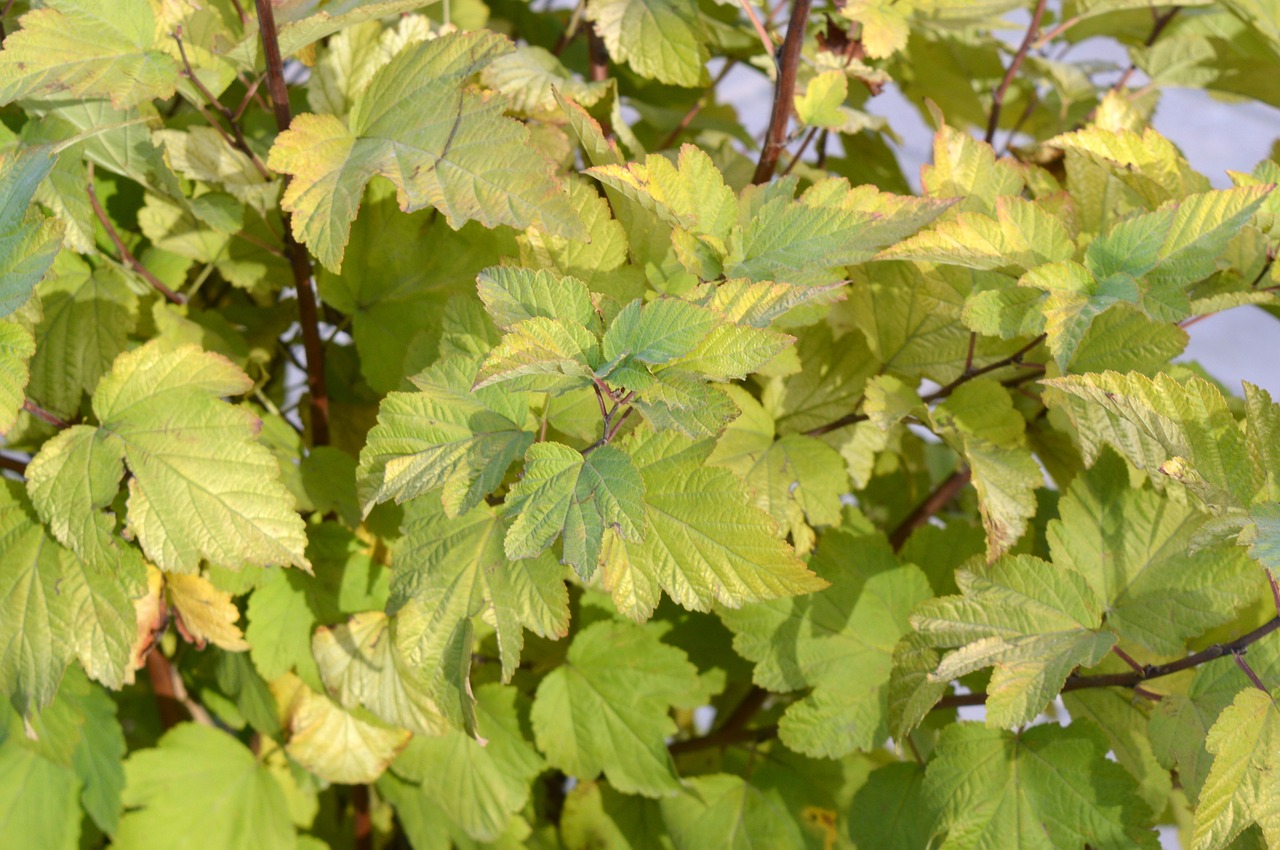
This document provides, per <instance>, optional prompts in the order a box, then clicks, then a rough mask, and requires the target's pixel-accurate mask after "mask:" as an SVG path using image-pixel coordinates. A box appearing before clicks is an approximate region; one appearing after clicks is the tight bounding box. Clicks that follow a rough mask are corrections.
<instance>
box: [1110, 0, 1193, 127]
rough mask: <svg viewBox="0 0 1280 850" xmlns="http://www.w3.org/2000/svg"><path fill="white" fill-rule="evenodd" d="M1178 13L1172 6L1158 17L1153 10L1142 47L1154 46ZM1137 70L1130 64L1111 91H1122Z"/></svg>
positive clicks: (1179, 9) (1179, 8) (1133, 64)
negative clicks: (1151, 19)
mask: <svg viewBox="0 0 1280 850" xmlns="http://www.w3.org/2000/svg"><path fill="white" fill-rule="evenodd" d="M1180 11H1182V7H1181V6H1174V7H1173V8H1172V9H1170V10H1169V11H1168V12H1165V13H1164V14H1163V15H1160V14H1156V12H1155V10H1154V9H1153V10H1152V14H1153V15H1154V16H1155V22H1154V23H1153V24H1152V25H1151V34H1150V35H1148V36H1147V40H1146V41H1145V42H1143V45H1142V46H1143V47H1150V46H1151V45H1153V44H1155V43H1156V39H1158V38H1159V37H1160V33H1162V32H1164V28H1165V27H1167V26H1169V22H1170V21H1172V20H1173V17H1174V15H1177V14H1178V13H1179V12H1180ZM1137 70H1138V66H1137V64H1136V63H1133V62H1130V63H1129V67H1128V68H1126V69H1125V72H1124V73H1123V74H1121V75H1120V79H1118V80H1116V81H1115V83H1114V84H1113V85H1112V86H1111V90H1112V91H1116V92H1118V91H1121V90H1123V89H1124V87H1125V86H1127V85H1128V84H1129V78H1130V77H1132V76H1133V74H1134V72H1135V71H1137ZM1095 111H1097V110H1095Z"/></svg>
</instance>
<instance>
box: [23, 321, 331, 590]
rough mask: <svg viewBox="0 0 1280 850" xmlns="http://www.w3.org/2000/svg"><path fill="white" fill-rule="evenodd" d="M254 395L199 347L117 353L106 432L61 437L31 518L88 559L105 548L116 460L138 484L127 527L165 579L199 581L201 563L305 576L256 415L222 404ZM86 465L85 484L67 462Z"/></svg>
mask: <svg viewBox="0 0 1280 850" xmlns="http://www.w3.org/2000/svg"><path fill="white" fill-rule="evenodd" d="M252 386H253V384H252V381H250V380H249V378H248V376H246V375H245V374H244V373H243V372H241V371H240V369H239V368H237V367H236V366H235V365H234V364H232V363H231V362H230V361H228V360H226V359H225V358H223V357H220V356H218V355H215V354H208V353H206V352H203V351H200V350H199V349H198V348H196V347H194V346H184V347H180V348H178V349H176V350H174V351H171V352H166V351H164V350H163V348H162V347H161V346H160V345H159V344H158V343H155V342H152V343H150V344H148V345H145V346H143V347H141V348H139V349H136V350H135V351H132V352H129V353H126V354H122V355H120V356H119V357H118V358H117V359H116V362H115V365H114V366H113V367H112V370H111V372H110V374H108V375H107V376H106V377H104V378H103V379H102V381H101V382H100V383H99V385H98V388H97V390H96V391H95V393H94V396H93V409H94V413H95V414H97V416H98V419H99V420H100V422H101V425H100V426H99V427H98V428H97V429H93V428H90V427H89V426H76V427H74V428H72V429H68V430H67V431H65V432H63V434H62V435H60V436H59V438H58V439H56V440H53V441H50V442H49V443H48V444H46V445H45V447H44V448H43V449H42V450H41V452H40V454H38V455H37V456H36V458H35V459H33V461H32V463H31V466H30V468H29V469H28V487H29V490H30V492H31V494H32V500H33V501H34V502H35V504H36V508H37V510H38V511H40V512H41V515H42V517H43V518H44V519H45V520H46V522H49V523H50V527H51V529H52V530H53V533H54V535H55V536H57V537H58V538H59V539H60V540H62V541H63V542H64V543H66V544H67V545H69V546H71V548H73V549H76V550H77V551H78V552H80V553H81V554H82V557H84V556H86V553H89V552H90V551H91V548H90V547H98V546H99V545H100V544H97V543H95V542H94V541H92V540H91V539H90V538H91V537H92V536H94V535H95V533H96V535H97V536H98V538H99V540H102V539H105V537H106V535H107V533H108V526H106V525H104V524H103V514H101V513H100V512H98V511H97V510H96V509H97V508H101V507H103V506H105V505H106V504H107V502H109V501H110V499H111V498H112V494H113V491H114V488H115V486H116V485H117V484H118V481H119V478H120V476H121V474H122V472H123V469H122V467H121V465H120V462H121V459H123V461H124V462H125V463H126V464H127V465H128V468H129V471H130V472H131V473H132V474H133V477H132V478H131V479H130V482H129V502H128V521H129V528H130V530H131V531H132V532H133V533H134V534H136V535H137V538H138V541H139V542H140V543H141V544H142V549H143V551H144V552H145V553H146V554H147V556H148V557H149V558H150V559H151V560H152V561H153V562H154V563H155V564H156V565H157V566H159V567H160V568H161V569H164V570H167V571H170V572H187V573H190V572H194V571H195V570H196V568H197V567H198V565H199V562H200V560H201V559H202V558H207V559H209V560H210V561H213V562H215V563H241V562H246V561H247V562H249V563H253V564H262V565H266V564H283V565H288V564H294V565H297V566H302V567H308V564H307V560H306V557H305V555H304V554H303V550H304V549H305V547H306V536H305V535H304V533H303V526H302V521H301V519H300V518H299V517H298V516H297V514H295V513H294V512H293V511H292V508H291V506H292V497H291V496H290V495H289V493H288V491H287V490H285V488H284V485H283V484H281V483H280V470H279V466H278V464H277V462H276V460H275V458H274V457H273V456H272V455H271V453H270V452H269V451H268V450H267V449H266V448H265V447H264V446H262V445H261V444H259V443H258V442H257V441H256V440H255V433H256V431H257V429H258V427H259V423H258V420H257V417H255V416H253V414H252V413H250V412H249V411H248V410H246V409H244V408H240V407H233V406H232V405H229V404H227V403H225V402H223V401H221V400H219V396H226V395H233V394H240V393H244V392H247V391H248V390H249V389H251V388H252ZM90 458H92V465H91V466H90V467H89V469H90V470H91V473H90V476H89V478H88V479H85V478H84V477H83V476H82V474H81V473H80V472H79V471H78V470H77V469H75V468H74V467H73V465H72V464H73V463H75V464H79V463H84V462H85V461H87V460H89V459H90ZM77 522H80V523H86V522H87V523H90V524H91V525H92V528H91V527H90V525H83V526H81V527H77V525H76V523H77ZM94 529H96V532H95V530H94Z"/></svg>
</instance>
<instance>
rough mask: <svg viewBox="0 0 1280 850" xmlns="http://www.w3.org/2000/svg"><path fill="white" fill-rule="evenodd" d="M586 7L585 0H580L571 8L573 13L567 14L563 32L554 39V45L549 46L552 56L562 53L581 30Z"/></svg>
mask: <svg viewBox="0 0 1280 850" xmlns="http://www.w3.org/2000/svg"><path fill="white" fill-rule="evenodd" d="M586 8H587V4H586V2H585V0H580V2H579V3H578V5H577V6H575V7H574V8H573V13H572V14H571V15H570V16H569V22H568V23H567V24H565V27H564V32H562V33H560V37H559V38H558V39H556V43H555V45H554V46H553V47H552V48H551V55H552V56H559V55H560V54H561V53H564V50H565V48H566V47H568V46H569V45H570V44H571V43H572V42H573V40H574V39H575V38H577V36H578V33H579V32H580V31H581V25H582V16H583V13H584V12H585V11H586Z"/></svg>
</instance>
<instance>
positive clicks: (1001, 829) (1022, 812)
mask: <svg viewBox="0 0 1280 850" xmlns="http://www.w3.org/2000/svg"><path fill="white" fill-rule="evenodd" d="M1106 751H1107V744H1106V740H1105V739H1104V738H1103V737H1102V735H1101V734H1099V733H1098V732H1096V731H1094V730H1092V729H1090V728H1089V727H1088V726H1087V725H1085V724H1081V723H1075V724H1072V725H1071V726H1069V727H1066V728H1063V727H1060V726H1057V725H1056V724H1050V725H1048V726H1036V727H1034V728H1031V729H1027V730H1025V731H1023V732H1018V733H1013V732H1005V731H1002V730H998V729H989V728H983V727H982V726H979V725H976V724H972V723H957V724H954V725H952V726H950V727H948V728H947V729H945V730H944V731H943V733H942V737H941V739H940V740H939V741H938V748H937V752H936V754H935V756H934V758H933V759H931V760H930V762H929V767H928V770H927V771H926V774H925V789H924V790H925V796H926V798H927V799H929V800H930V801H931V802H932V803H933V804H934V805H935V806H937V807H938V808H939V809H940V810H941V820H940V823H939V825H938V834H945V835H946V836H947V841H946V843H945V846H946V847H948V848H955V850H967V848H977V847H984V846H1001V847H1036V848H1045V850H1050V848H1053V850H1076V848H1079V847H1081V846H1084V845H1087V846H1089V847H1096V848H1098V850H1107V848H1114V850H1120V848H1126V849H1127V848H1133V847H1146V848H1151V850H1154V848H1157V847H1159V846H1160V843H1159V841H1157V839H1156V834H1155V833H1154V832H1153V831H1151V830H1149V829H1145V828H1144V826H1145V824H1146V823H1147V815H1148V813H1147V812H1146V811H1144V808H1145V807H1144V806H1143V804H1142V803H1141V801H1140V800H1139V799H1138V798H1137V796H1136V795H1135V794H1134V791H1133V782H1132V780H1131V779H1129V777H1128V775H1127V774H1126V773H1125V771H1124V768H1122V767H1120V766H1119V765H1118V764H1115V763H1113V762H1109V761H1107V760H1106V758H1105V755H1106ZM987 842H995V844H994V845H992V844H988V843H987Z"/></svg>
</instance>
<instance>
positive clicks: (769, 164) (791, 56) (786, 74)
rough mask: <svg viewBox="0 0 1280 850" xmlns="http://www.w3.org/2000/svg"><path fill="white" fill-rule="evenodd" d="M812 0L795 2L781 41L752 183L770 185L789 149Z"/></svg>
mask: <svg viewBox="0 0 1280 850" xmlns="http://www.w3.org/2000/svg"><path fill="white" fill-rule="evenodd" d="M809 3H810V0H794V2H793V3H792V5H791V20H790V22H789V23H788V24H787V37H786V38H785V39H783V42H782V61H781V62H780V63H779V66H778V84H777V86H775V87H774V90H773V111H772V112H771V113H770V115H769V129H768V130H766V131H765V134H764V147H763V149H762V150H761V151H760V161H759V163H757V165H756V173H755V175H754V176H753V177H752V178H751V182H752V183H768V182H769V181H770V180H771V179H772V178H773V172H774V171H775V170H776V169H777V167H778V157H780V156H781V155H782V151H783V149H784V148H785V147H786V146H787V124H788V123H789V122H790V121H791V110H792V108H793V106H794V101H795V94H796V73H797V72H798V71H799V69H800V51H801V49H802V48H803V47H804V37H805V31H806V30H807V29H808V23H809Z"/></svg>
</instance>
